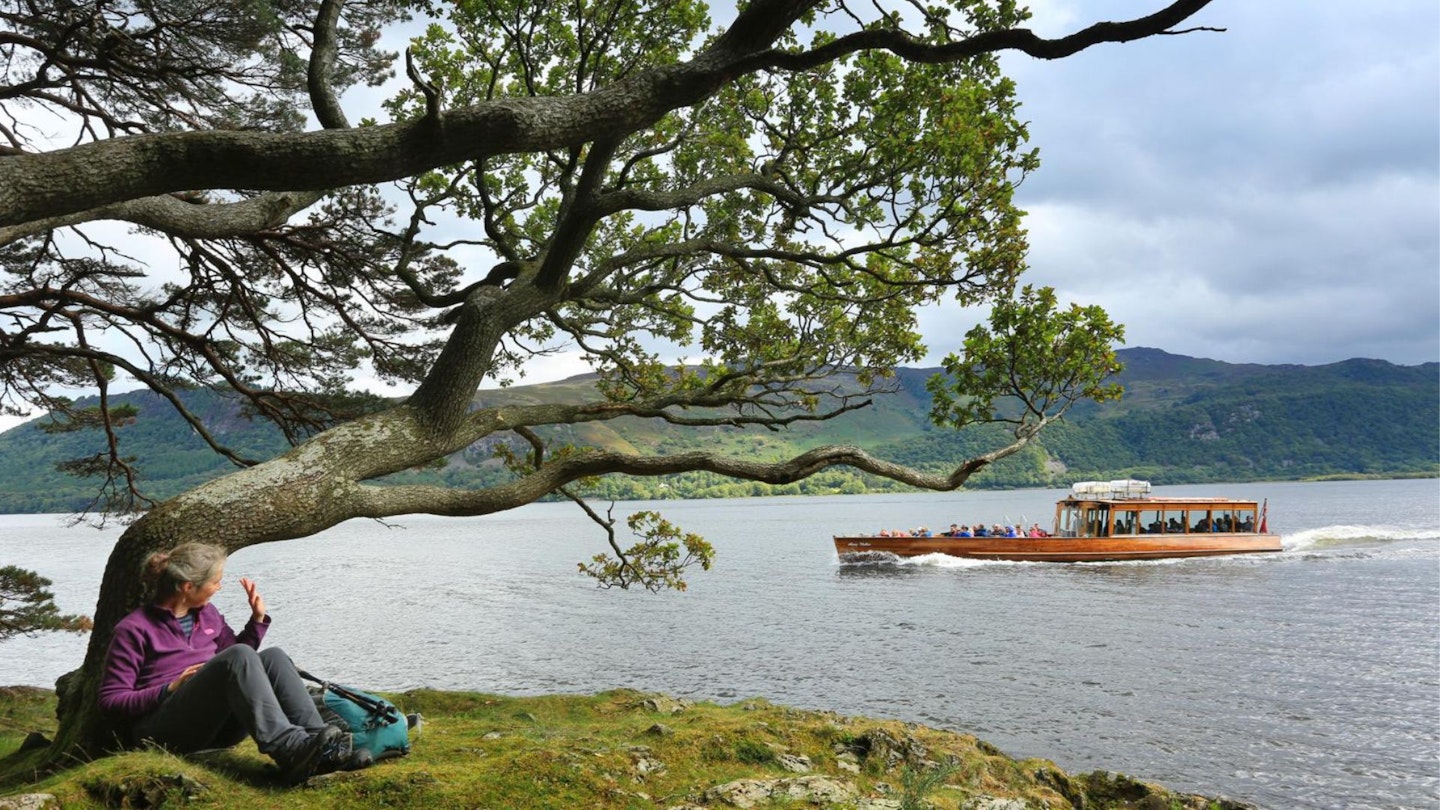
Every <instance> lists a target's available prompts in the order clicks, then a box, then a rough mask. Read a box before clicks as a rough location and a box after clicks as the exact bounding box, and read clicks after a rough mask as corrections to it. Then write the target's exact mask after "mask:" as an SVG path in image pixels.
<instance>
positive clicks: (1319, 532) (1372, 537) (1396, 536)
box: [1280, 524, 1440, 551]
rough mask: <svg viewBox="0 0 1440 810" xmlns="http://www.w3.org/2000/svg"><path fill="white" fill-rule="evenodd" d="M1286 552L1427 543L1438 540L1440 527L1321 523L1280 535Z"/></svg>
mask: <svg viewBox="0 0 1440 810" xmlns="http://www.w3.org/2000/svg"><path fill="white" fill-rule="evenodd" d="M1280 543H1281V545H1283V546H1284V547H1285V550H1286V551H1322V550H1329V549H1341V548H1355V547H1357V546H1358V547H1361V548H1374V547H1377V546H1388V545H1394V544H1397V543H1403V544H1421V545H1425V546H1430V545H1432V544H1434V543H1440V528H1432V529H1410V528H1400V527H1397V526H1355V525H1344V524H1342V525H1338V526H1322V527H1320V528H1318V529H1307V530H1305V531H1303V532H1296V533H1294V534H1287V535H1283V536H1282V537H1281V538H1280Z"/></svg>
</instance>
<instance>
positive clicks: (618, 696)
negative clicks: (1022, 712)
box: [0, 687, 1244, 810]
mask: <svg viewBox="0 0 1440 810" xmlns="http://www.w3.org/2000/svg"><path fill="white" fill-rule="evenodd" d="M389 697H391V698H392V699H394V700H395V702H396V703H397V704H398V705H399V706H400V707H401V708H402V709H404V710H405V711H406V712H420V713H422V714H423V715H424V717H425V722H424V726H423V729H422V730H421V731H420V732H419V733H418V734H414V733H412V740H411V742H412V746H413V750H412V752H411V754H410V755H409V756H407V757H405V758H403V759H398V760H390V761H386V762H382V763H380V764H378V765H376V766H375V767H373V768H370V769H368V770H364V771H357V772H353V773H340V774H331V775H327V776H321V777H317V778H315V779H312V780H311V781H310V782H309V783H308V784H307V785H305V786H302V787H299V788H284V787H281V786H280V785H279V784H278V782H277V772H276V771H275V769H274V767H273V766H272V765H271V764H270V761H269V759H268V758H267V757H265V756H263V755H261V754H260V753H259V752H258V751H256V750H255V747H254V745H253V744H251V743H248V742H247V743H245V744H242V745H241V746H239V747H237V748H235V749H232V750H228V751H223V752H214V753H206V754H201V755H196V756H193V757H188V758H181V757H176V756H172V755H170V754H166V753H163V752H158V751H134V752H130V753H126V754H124V755H121V756H113V757H107V758H104V759H100V760H97V761H94V762H90V763H84V764H77V765H75V766H74V767H72V768H69V769H67V770H64V771H62V772H60V773H57V774H54V775H51V776H48V777H43V778H37V777H36V775H35V773H34V766H35V763H37V762H39V761H40V758H41V757H42V756H43V751H41V750H34V751H29V752H23V753H22V752H20V751H19V749H20V747H21V744H22V741H23V740H24V738H25V737H26V735H27V734H28V733H29V732H31V731H36V730H38V731H41V732H42V733H45V734H46V735H47V736H48V735H49V734H50V733H52V732H53V729H54V727H55V721H54V704H55V696H54V693H53V692H51V691H49V690H43V689H34V688H28V687H12V688H0V779H3V780H4V781H3V782H0V808H4V807H6V802H7V800H8V801H12V802H14V801H15V800H16V797H17V796H21V795H24V794H48V795H50V796H53V797H54V798H55V799H56V800H57V801H58V806H60V807H63V808H90V807H161V806H163V807H178V806H185V807H192V808H206V807H217V808H228V807H246V808H295V809H297V810H298V809H299V808H315V810H319V809H320V808H327V809H328V808H334V807H415V808H421V807H423V808H495V809H496V810H500V809H501V808H597V809H598V808H685V809H686V810H691V809H694V810H701V809H702V808H703V809H705V810H709V808H736V807H740V808H745V807H755V808H801V807H806V808H813V807H822V808H836V809H837V810H839V809H840V808H853V809H854V810H881V808H897V809H903V810H910V808H945V809H947V810H948V809H953V810H1022V808H1023V809H1025V810H1028V809H1029V808H1085V809H1086V810H1094V809H1095V808H1143V809H1144V810H1180V809H1181V808H1195V809H1197V810H1198V809H1199V808H1205V809H1206V810H1234V809H1235V808H1241V807H1244V805H1241V804H1238V803H1235V802H1231V801H1228V800H1220V799H1207V798H1204V797H1199V796H1189V795H1181V794H1176V793H1171V792H1169V791H1167V790H1165V789H1163V788H1161V787H1158V786H1155V785H1148V784H1143V783H1140V782H1138V781H1135V780H1132V779H1129V778H1127V777H1124V776H1119V775H1117V774H1109V773H1103V772H1096V773H1092V774H1081V775H1067V774H1065V773H1063V772H1062V771H1060V769H1058V768H1056V767H1055V765H1054V764H1053V763H1050V762H1048V761H1044V760H1035V759H1032V760H1016V759H1012V758H1010V757H1008V756H1006V755H1004V754H1003V753H1001V752H1000V751H998V750H996V749H995V748H994V747H993V746H991V745H989V744H987V743H985V742H983V741H981V740H978V739H976V738H974V737H972V736H969V735H965V734H957V733H953V732H947V731H939V730H936V729H931V728H926V727H924V726H917V725H913V724H905V723H899V722H893V721H879V720H869V719H864V718H848V717H841V716H839V715H835V714H832V713H828V712H812V711H799V710H795V709H789V708H785V707H783V706H775V705H772V704H770V703H768V702H766V701H763V700H751V701H742V702H740V703H736V704H733V705H729V706H719V705H715V704H710V703H699V704H691V703H689V702H686V701H681V700H674V699H671V698H668V697H665V696H661V695H649V694H643V693H639V692H633V691H628V690H622V691H615V692H605V693H601V694H599V695H593V696H546V697H530V698H512V697H503V696H498V695H485V694H476V693H457V692H436V691H431V690H417V691H414V692H407V693H405V694H402V695H390V696H389ZM13 806H19V805H18V804H16V805H13Z"/></svg>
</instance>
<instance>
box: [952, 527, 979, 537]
mask: <svg viewBox="0 0 1440 810" xmlns="http://www.w3.org/2000/svg"><path fill="white" fill-rule="evenodd" d="M955 536H956V537H974V536H975V535H973V534H971V533H970V527H969V526H967V525H965V524H961V525H960V533H959V534H957V535H955Z"/></svg>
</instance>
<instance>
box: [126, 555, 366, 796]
mask: <svg viewBox="0 0 1440 810" xmlns="http://www.w3.org/2000/svg"><path fill="white" fill-rule="evenodd" d="M224 573H225V551H224V550H223V549H221V548H218V547H216V546H211V545H205V544H202V543H185V544H183V545H180V546H176V547H175V548H174V549H172V550H171V551H169V552H161V553H158V554H154V555H152V556H151V557H150V559H149V560H148V561H146V565H145V570H144V572H143V574H142V577H143V579H144V581H145V583H146V585H147V586H148V588H149V589H150V592H151V593H152V594H153V596H152V597H151V599H150V600H149V602H148V604H146V605H144V606H143V607H139V608H136V609H135V610H134V611H131V612H130V613H129V614H128V615H127V616H125V618H123V619H121V620H120V623H119V624H117V625H116V626H115V635H114V637H113V638H111V639H110V648H109V651H108V652H107V653H106V658H105V673H104V675H103V677H102V678H101V680H100V691H99V698H100V708H101V709H103V710H105V711H109V712H112V713H114V714H116V715H119V716H121V717H123V718H126V719H127V720H129V721H130V733H131V738H132V739H131V740H130V742H132V743H136V742H140V741H147V740H148V741H152V742H155V743H158V744H160V745H162V746H164V747H165V748H167V749H170V750H172V751H175V752H177V753H188V752H191V751H199V750H201V749H205V748H226V747H229V746H232V745H235V744H236V743H238V742H240V741H241V740H243V739H244V738H245V736H246V735H249V736H250V737H253V738H254V739H255V744H256V745H257V746H258V747H259V749H260V751H261V752H262V753H265V754H268V755H269V756H270V757H272V758H273V759H274V760H275V762H276V764H277V765H279V766H280V770H281V773H282V774H283V776H284V778H285V780H286V781H287V782H290V783H296V784H298V783H300V782H303V781H305V780H306V779H308V778H309V777H310V776H312V775H314V774H316V773H325V772H329V771H333V770H337V769H339V768H342V767H346V766H347V765H348V764H349V759H350V753H351V752H350V748H351V746H350V735H348V734H345V733H344V732H342V731H341V730H340V729H338V728H335V727H334V726H329V725H326V724H325V721H323V720H321V719H320V713H319V711H318V710H317V709H316V708H315V701H314V700H313V699H312V698H311V697H310V693H309V691H308V690H306V689H305V684H304V683H303V682H302V681H301V679H300V675H299V673H298V672H297V671H296V669H295V665H294V663H292V662H291V660H290V658H289V657H288V656H286V655H285V653H284V652H282V651H281V650H279V649H268V650H265V651H264V652H257V651H256V650H257V649H258V648H259V646H260V640H261V639H262V638H264V636H265V631H266V629H267V628H268V627H269V626H270V617H269V616H267V615H266V614H265V600H264V599H263V598H262V597H261V596H260V593H259V591H258V590H256V587H255V583H254V582H252V581H251V580H248V579H244V578H242V579H241V580H240V587H242V588H244V589H245V596H246V598H247V600H248V601H249V603H250V621H248V622H246V623H245V627H244V629H242V630H241V631H240V633H239V635H236V634H235V632H234V631H232V630H231V629H230V627H229V626H228V625H226V623H225V617H224V616H221V615H220V611H219V610H216V609H215V606H214V605H212V604H210V600H211V598H213V597H214V596H215V593H216V592H217V591H219V590H220V579H221V577H223V576H224Z"/></svg>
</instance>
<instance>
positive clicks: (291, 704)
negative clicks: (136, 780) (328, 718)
mask: <svg viewBox="0 0 1440 810" xmlns="http://www.w3.org/2000/svg"><path fill="white" fill-rule="evenodd" d="M323 728H325V721H324V720H321V719H320V712H319V711H318V710H317V709H316V708H315V701H314V699H313V698H311V697H310V693H309V691H307V690H306V689H305V683H304V681H302V680H301V679H300V674H299V673H298V672H296V670H295V664H294V663H293V662H292V661H291V660H290V656H288V655H286V654H285V653H284V652H283V651H282V650H280V649H279V648H274V647H272V648H270V649H267V650H265V651H264V652H256V651H255V650H254V649H253V648H251V647H248V646H246V645H244V644H236V645H235V646H233V647H229V648H227V649H225V650H223V651H221V652H220V653H218V654H217V655H216V656H215V657H214V658H211V659H210V660H209V661H207V662H205V666H203V667H201V668H200V670H199V671H198V672H196V673H195V675H194V677H192V678H191V679H190V680H188V681H186V682H185V685H184V686H181V687H180V689H179V690H177V691H176V692H175V693H174V694H172V695H170V696H169V697H168V698H166V699H165V700H164V701H163V702H162V703H161V704H160V706H159V708H157V709H156V710H155V711H153V712H151V713H150V714H147V715H145V716H144V717H143V718H141V719H140V720H139V722H137V723H136V724H135V727H134V730H133V734H134V737H135V739H136V740H137V741H139V740H151V741H153V742H156V743H159V744H160V745H163V746H164V747H165V748H167V749H169V750H171V751H174V752H176V753H180V754H184V753H189V752H191V751H200V750H203V749H206V748H228V747H230V746H232V745H235V744H236V743H238V742H240V741H241V740H243V739H245V737H246V736H247V735H248V736H250V737H253V738H255V744H256V746H257V747H258V748H259V749H260V751H261V753H265V754H269V755H271V756H278V757H285V756H287V755H289V754H291V753H293V752H295V751H296V750H298V749H299V748H300V746H302V745H303V744H304V743H305V741H306V740H307V739H309V737H310V735H311V734H313V733H315V732H316V731H320V730H321V729H323Z"/></svg>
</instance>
